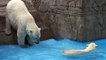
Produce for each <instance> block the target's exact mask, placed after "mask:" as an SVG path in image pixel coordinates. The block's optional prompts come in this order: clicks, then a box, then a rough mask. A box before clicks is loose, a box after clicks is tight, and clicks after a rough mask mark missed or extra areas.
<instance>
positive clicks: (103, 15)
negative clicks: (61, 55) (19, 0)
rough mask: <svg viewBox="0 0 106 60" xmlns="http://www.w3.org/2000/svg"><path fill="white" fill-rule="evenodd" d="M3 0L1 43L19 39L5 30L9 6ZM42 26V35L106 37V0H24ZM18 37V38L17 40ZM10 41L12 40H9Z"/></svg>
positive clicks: (80, 38) (0, 25) (89, 39)
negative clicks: (6, 9) (6, 7)
mask: <svg viewBox="0 0 106 60" xmlns="http://www.w3.org/2000/svg"><path fill="white" fill-rule="evenodd" d="M8 1H9V0H1V2H0V16H1V17H0V18H1V21H0V44H2V43H3V44H4V43H6V44H7V43H8V44H9V43H10V44H11V43H16V35H15V33H13V34H12V35H10V36H6V35H5V34H4V31H3V29H4V26H5V25H4V23H5V22H4V21H5V18H4V16H5V6H6V4H7V3H8ZM24 2H25V4H26V5H27V7H28V9H29V11H30V12H31V13H32V15H33V16H34V17H35V21H36V23H37V24H38V26H39V27H41V28H42V31H41V33H42V38H41V39H45V38H51V37H52V38H57V37H59V38H71V39H74V40H79V41H92V40H94V39H99V38H106V34H105V33H106V21H105V19H106V0H89V1H88V0H24ZM14 40H15V41H14ZM6 41H8V42H6Z"/></svg>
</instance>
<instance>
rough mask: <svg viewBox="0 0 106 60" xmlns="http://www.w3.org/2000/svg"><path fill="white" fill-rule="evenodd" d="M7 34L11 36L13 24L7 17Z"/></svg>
mask: <svg viewBox="0 0 106 60" xmlns="http://www.w3.org/2000/svg"><path fill="white" fill-rule="evenodd" d="M5 33H6V34H7V35H10V34H11V24H10V21H9V19H8V17H7V16H6V23H5Z"/></svg>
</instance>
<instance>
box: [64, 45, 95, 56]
mask: <svg viewBox="0 0 106 60" xmlns="http://www.w3.org/2000/svg"><path fill="white" fill-rule="evenodd" d="M96 46H97V45H96V44H95V43H90V44H88V45H87V47H86V48H85V49H84V50H64V51H63V55H69V56H75V55H81V54H86V53H89V52H91V51H93V50H95V48H96Z"/></svg>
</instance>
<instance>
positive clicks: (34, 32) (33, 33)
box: [27, 28, 41, 43]
mask: <svg viewBox="0 0 106 60" xmlns="http://www.w3.org/2000/svg"><path fill="white" fill-rule="evenodd" d="M40 31H41V28H38V29H28V30H27V34H28V36H29V38H30V39H31V40H32V42H34V43H39V39H40V37H41V33H40Z"/></svg>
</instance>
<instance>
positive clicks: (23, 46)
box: [20, 45, 28, 48]
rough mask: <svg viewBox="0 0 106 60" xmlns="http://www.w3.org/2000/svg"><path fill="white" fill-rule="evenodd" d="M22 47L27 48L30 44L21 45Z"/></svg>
mask: <svg viewBox="0 0 106 60" xmlns="http://www.w3.org/2000/svg"><path fill="white" fill-rule="evenodd" d="M20 47H22V48H27V47H28V46H27V45H20Z"/></svg>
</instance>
